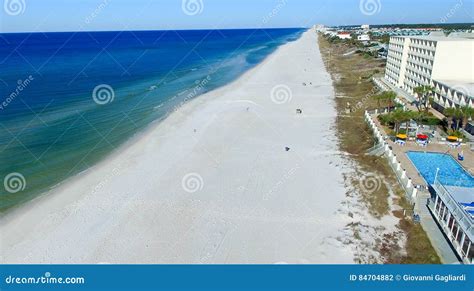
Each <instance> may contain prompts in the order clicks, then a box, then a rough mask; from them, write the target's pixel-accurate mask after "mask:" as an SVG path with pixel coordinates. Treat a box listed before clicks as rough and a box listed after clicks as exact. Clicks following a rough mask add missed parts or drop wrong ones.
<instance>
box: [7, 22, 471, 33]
mask: <svg viewBox="0 0 474 291" xmlns="http://www.w3.org/2000/svg"><path fill="white" fill-rule="evenodd" d="M318 24H319V23H315V24H314V25H318ZM456 24H471V25H474V22H450V23H441V22H438V23H423V22H421V23H385V24H369V25H370V26H397V25H456ZM322 25H325V24H322ZM361 25H362V24H344V25H325V26H327V27H351V26H361ZM311 27H312V26H311ZM311 27H297V26H294V27H291V26H290V27H242V28H189V29H187V28H178V29H129V30H64V31H61V30H59V31H6V32H0V34H22V33H29V34H33V33H76V32H77V33H81V32H125V31H139V32H143V31H202V30H256V29H310V28H311Z"/></svg>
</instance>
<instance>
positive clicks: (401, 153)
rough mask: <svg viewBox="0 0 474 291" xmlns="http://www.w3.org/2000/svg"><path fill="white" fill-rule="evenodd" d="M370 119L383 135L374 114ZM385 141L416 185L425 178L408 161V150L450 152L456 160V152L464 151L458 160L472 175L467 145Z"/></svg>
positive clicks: (473, 163) (471, 156)
mask: <svg viewBox="0 0 474 291" xmlns="http://www.w3.org/2000/svg"><path fill="white" fill-rule="evenodd" d="M372 120H373V121H374V122H375V124H376V125H377V127H378V128H379V130H380V132H383V133H384V135H387V133H386V132H385V130H384V128H383V126H381V124H380V122H379V121H378V119H377V118H376V117H375V115H372ZM386 142H387V143H388V144H389V145H390V147H391V148H392V151H393V152H394V154H396V155H397V159H398V160H399V161H400V163H401V164H402V165H403V168H404V169H405V170H406V171H407V175H408V177H410V178H411V179H412V182H413V183H414V184H417V185H426V182H425V180H424V179H423V177H422V176H421V175H420V174H419V173H418V171H417V169H416V168H415V166H414V165H413V163H412V162H411V161H410V159H409V158H408V156H407V155H406V153H407V152H409V151H418V152H434V153H446V154H450V155H451V156H452V157H453V158H454V159H455V160H456V161H458V153H460V152H463V153H464V161H458V162H459V163H460V164H461V165H462V167H463V168H464V169H465V170H466V171H468V172H469V173H470V174H471V175H473V176H474V152H473V151H471V149H470V148H469V147H468V146H467V145H462V146H461V147H459V148H457V149H452V148H450V147H448V145H446V144H438V143H430V144H428V146H426V147H421V146H419V145H417V144H416V142H414V141H407V143H406V144H405V145H404V146H400V145H398V144H395V142H393V141H391V140H386Z"/></svg>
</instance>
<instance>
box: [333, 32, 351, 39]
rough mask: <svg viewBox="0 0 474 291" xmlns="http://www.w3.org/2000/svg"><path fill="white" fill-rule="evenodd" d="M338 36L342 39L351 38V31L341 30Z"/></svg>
mask: <svg viewBox="0 0 474 291" xmlns="http://www.w3.org/2000/svg"><path fill="white" fill-rule="evenodd" d="M337 37H339V38H340V39H351V38H352V37H351V33H350V32H347V31H340V32H338V33H337Z"/></svg>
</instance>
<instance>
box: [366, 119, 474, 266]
mask: <svg viewBox="0 0 474 291" xmlns="http://www.w3.org/2000/svg"><path fill="white" fill-rule="evenodd" d="M371 117H372V120H373V121H374V123H375V124H376V126H377V127H378V129H379V130H380V132H381V133H383V135H384V136H387V133H386V132H385V130H384V127H383V126H381V124H380V122H379V121H378V119H377V118H376V115H371ZM386 142H387V143H388V145H389V146H390V147H391V148H392V151H393V153H394V154H395V155H396V156H397V160H398V161H400V163H401V165H402V167H403V168H404V169H405V170H406V173H407V176H408V177H410V178H411V179H412V183H413V184H414V185H426V182H425V180H424V179H423V177H422V176H421V175H420V174H419V173H418V170H417V169H416V168H415V166H414V165H413V163H412V162H411V160H410V159H409V158H408V156H407V155H406V153H407V152H409V151H420V152H424V151H426V152H436V153H446V154H450V155H451V156H452V157H453V158H454V159H455V160H456V161H458V160H457V155H458V153H460V152H461V151H462V152H463V153H464V161H458V162H459V163H460V164H461V165H462V167H463V168H464V169H465V170H467V171H468V172H469V173H470V174H471V175H473V176H474V152H473V151H471V149H470V148H469V147H468V146H467V145H462V146H461V147H459V148H456V149H452V148H450V147H449V146H448V145H446V144H439V143H430V144H428V145H427V146H426V147H421V146H419V145H417V144H416V142H414V141H407V143H406V144H405V145H404V146H400V145H398V144H395V143H394V142H393V141H391V140H386ZM428 198H430V194H429V192H427V191H423V190H421V191H419V192H418V194H417V197H416V203H415V209H414V210H415V213H417V214H418V215H420V223H421V225H422V226H423V229H424V230H425V231H426V233H427V234H428V237H429V238H430V241H431V244H432V245H433V247H434V248H435V250H436V252H437V253H438V255H439V256H440V258H441V261H442V262H443V263H444V264H456V263H459V262H460V261H459V259H458V257H457V256H456V254H455V251H454V250H453V249H452V247H451V245H450V243H449V242H448V240H447V238H446V237H445V235H444V233H443V232H442V230H441V229H440V227H439V226H438V224H437V223H436V221H435V219H434V218H433V217H432V216H431V211H430V210H429V208H428V206H427V205H426V201H427V199H428Z"/></svg>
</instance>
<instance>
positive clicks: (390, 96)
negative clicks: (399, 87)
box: [373, 91, 397, 109]
mask: <svg viewBox="0 0 474 291" xmlns="http://www.w3.org/2000/svg"><path fill="white" fill-rule="evenodd" d="M395 98H397V93H395V92H393V91H384V92H382V93H380V94H377V95H374V96H373V99H375V100H377V106H378V108H380V107H382V101H386V102H387V104H388V108H389V109H390V108H391V107H392V105H393V101H394V100H395Z"/></svg>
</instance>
